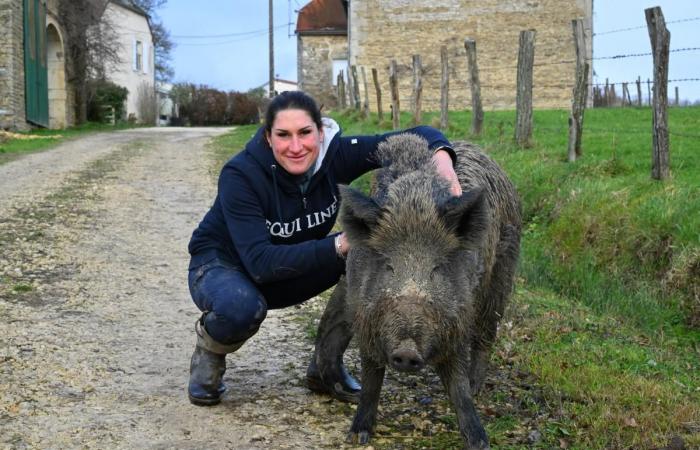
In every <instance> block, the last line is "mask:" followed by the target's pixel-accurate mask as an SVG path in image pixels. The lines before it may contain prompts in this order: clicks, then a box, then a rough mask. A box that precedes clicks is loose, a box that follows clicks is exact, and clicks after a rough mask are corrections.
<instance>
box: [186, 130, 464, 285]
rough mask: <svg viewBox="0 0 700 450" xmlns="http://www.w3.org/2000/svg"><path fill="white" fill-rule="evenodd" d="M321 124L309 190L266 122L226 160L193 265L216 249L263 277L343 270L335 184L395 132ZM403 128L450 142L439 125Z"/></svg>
mask: <svg viewBox="0 0 700 450" xmlns="http://www.w3.org/2000/svg"><path fill="white" fill-rule="evenodd" d="M323 124H324V142H323V145H322V148H321V152H320V154H319V156H318V159H317V161H316V164H315V166H314V170H315V172H314V173H313V176H312V177H311V179H310V181H309V183H308V186H307V188H306V191H305V192H304V193H302V191H301V188H300V177H299V176H294V175H291V174H289V173H288V172H287V171H286V170H284V169H283V168H282V167H281V166H280V165H279V164H278V163H277V162H276V161H275V159H274V156H273V154H272V149H271V148H270V146H269V144H268V142H267V140H266V139H265V134H264V128H260V129H259V130H258V132H257V133H256V135H255V136H254V137H253V138H252V139H251V140H250V142H248V144H247V145H246V147H245V150H243V151H242V152H240V153H238V154H237V155H236V156H234V157H233V158H231V159H230V160H229V161H228V162H227V163H226V165H224V167H223V169H222V171H221V174H220V175H219V183H218V193H217V196H216V199H215V200H214V204H213V205H212V207H211V209H210V210H209V212H207V214H206V215H205V216H204V219H203V220H202V221H201V222H200V224H199V226H198V227H197V228H196V229H195V230H194V233H193V234H192V239H191V240H190V244H189V248H188V249H189V252H190V254H191V255H192V259H191V261H190V266H189V267H190V269H192V268H195V267H198V266H200V265H202V264H204V263H206V262H208V261H209V260H211V259H213V258H214V257H216V256H218V257H221V258H225V259H227V260H229V261H230V262H232V263H233V264H234V265H236V266H238V267H241V268H242V269H244V270H245V272H247V273H248V275H250V277H251V278H252V279H253V281H254V282H256V283H258V284H264V283H269V282H273V281H281V280H285V279H291V278H295V277H298V276H301V275H305V274H311V273H314V272H317V271H322V270H334V271H337V272H338V273H342V271H343V270H344V261H342V260H341V259H340V258H338V257H337V254H336V251H335V246H334V235H329V233H330V232H331V229H332V228H333V224H334V223H335V220H336V218H337V215H338V206H339V194H338V187H337V184H338V183H341V184H348V183H350V182H351V181H353V180H354V179H356V178H357V177H359V176H360V175H362V174H364V173H366V172H368V171H370V170H372V169H376V168H378V167H379V166H378V163H377V161H375V158H374V153H375V151H376V150H377V146H378V144H379V143H380V142H381V141H383V140H385V139H386V138H387V137H388V136H390V135H392V134H395V133H387V134H383V135H375V136H353V137H343V136H341V133H340V128H339V127H338V125H337V124H336V123H335V122H334V121H333V120H332V119H327V118H324V119H323ZM405 131H407V132H411V133H415V134H417V135H419V136H422V137H424V138H425V139H426V140H427V141H428V145H429V148H430V149H431V150H434V149H437V148H440V147H448V149H449V146H450V143H449V141H448V140H447V138H445V136H443V134H442V133H440V132H439V131H438V130H436V129H434V128H431V127H426V126H419V127H416V128H412V129H409V130H405ZM450 150H451V149H450ZM453 157H454V156H453Z"/></svg>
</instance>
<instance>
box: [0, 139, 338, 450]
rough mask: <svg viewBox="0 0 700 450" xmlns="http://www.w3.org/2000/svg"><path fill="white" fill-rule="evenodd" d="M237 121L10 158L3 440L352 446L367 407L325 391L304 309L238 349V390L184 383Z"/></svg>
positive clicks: (230, 380)
mask: <svg viewBox="0 0 700 450" xmlns="http://www.w3.org/2000/svg"><path fill="white" fill-rule="evenodd" d="M224 131H225V130H224V129H212V128H208V129H173V128H168V129H136V130H127V131H119V132H114V133H104V134H95V135H90V136H88V137H83V138H80V139H76V140H72V141H69V142H65V143H63V144H61V145H60V146H58V147H56V148H55V149H52V150H50V151H46V152H42V153H36V154H32V155H28V156H26V157H23V158H21V159H18V160H16V161H13V162H10V163H7V164H5V165H1V166H0V194H1V195H0V317H2V320H0V448H11V449H24V448H42V449H43V448H56V449H64V448H100V449H103V448H125V449H126V448H129V449H135V448H163V449H165V448H168V449H170V448H176V449H202V448H211V449H219V448H221V449H224V448H226V449H258V448H279V449H285V448H288V449H296V448H304V449H307V448H338V447H343V444H342V441H343V438H344V436H345V433H346V431H347V429H348V427H349V424H350V420H351V417H352V408H351V407H349V406H347V405H345V404H341V403H338V402H335V401H332V400H330V399H329V398H327V397H323V396H319V395H315V394H312V393H310V392H309V391H308V390H307V389H306V388H305V387H304V385H303V376H304V371H305V368H306V364H307V362H308V355H309V353H310V351H311V345H310V343H309V342H308V340H307V338H305V333H304V331H303V330H302V329H301V326H302V325H301V324H300V321H299V320H297V318H298V316H299V315H300V314H302V313H303V312H304V309H305V308H314V307H316V308H318V307H320V306H319V305H318V300H312V301H310V302H307V303H306V304H305V305H304V306H302V307H301V308H289V309H287V310H283V311H271V312H270V314H269V315H268V318H267V320H266V321H265V323H264V325H263V327H262V329H261V331H260V333H258V334H257V335H256V336H255V337H254V338H252V339H251V340H250V341H249V342H248V343H247V344H246V345H245V346H244V347H243V348H242V349H241V350H240V351H239V352H237V353H236V354H234V355H231V356H229V358H228V360H227V361H228V371H227V373H226V376H225V381H226V383H227V384H228V386H229V390H228V392H227V393H226V395H225V397H224V400H223V402H222V403H221V404H220V405H218V406H215V407H210V408H201V407H196V406H192V405H190V403H189V402H188V400H187V397H186V395H185V386H186V383H187V376H188V373H189V367H188V365H189V357H190V355H191V352H192V350H193V348H194V332H193V325H194V321H195V319H196V317H197V316H198V311H197V309H196V308H195V306H194V305H193V304H192V302H191V300H190V299H189V294H188V292H187V284H186V266H187V262H188V255H187V252H186V246H187V242H188V240H189V237H190V234H191V232H192V230H193V228H194V227H195V226H196V224H197V223H198V221H199V220H200V218H201V217H202V215H203V213H204V212H205V211H206V209H207V208H208V206H209V204H210V203H211V201H212V199H213V196H214V193H215V192H214V188H215V174H213V173H212V163H211V154H210V153H209V150H208V149H207V147H206V143H207V142H208V140H209V139H211V137H213V136H215V135H217V134H219V133H223V132H224Z"/></svg>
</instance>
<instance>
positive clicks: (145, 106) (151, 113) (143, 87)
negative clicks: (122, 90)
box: [136, 82, 158, 125]
mask: <svg viewBox="0 0 700 450" xmlns="http://www.w3.org/2000/svg"><path fill="white" fill-rule="evenodd" d="M157 106H158V102H157V99H156V91H155V89H154V88H153V86H152V85H150V84H148V83H146V82H142V83H141V84H139V87H138V89H137V90H136V111H138V115H139V117H138V121H139V123H142V124H145V125H154V124H155V122H156V113H157V112H158V111H157Z"/></svg>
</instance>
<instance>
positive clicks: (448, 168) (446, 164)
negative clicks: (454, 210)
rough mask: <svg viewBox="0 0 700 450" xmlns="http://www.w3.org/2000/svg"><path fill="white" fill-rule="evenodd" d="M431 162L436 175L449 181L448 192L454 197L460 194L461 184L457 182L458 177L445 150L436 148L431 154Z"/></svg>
mask: <svg viewBox="0 0 700 450" xmlns="http://www.w3.org/2000/svg"><path fill="white" fill-rule="evenodd" d="M433 163H434V164H435V168H436V169H437V173H438V175H440V176H441V177H443V178H445V179H446V180H447V181H449V182H450V193H451V194H452V195H454V196H455V197H459V196H461V195H462V186H460V184H459V178H457V173H456V172H455V169H454V167H453V166H452V158H451V157H450V154H449V153H447V151H445V150H438V151H436V152H435V153H434V154H433Z"/></svg>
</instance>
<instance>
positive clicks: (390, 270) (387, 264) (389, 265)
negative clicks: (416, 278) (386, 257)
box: [384, 263, 394, 273]
mask: <svg viewBox="0 0 700 450" xmlns="http://www.w3.org/2000/svg"><path fill="white" fill-rule="evenodd" d="M384 270H386V271H387V272H390V273H394V266H392V265H391V264H389V263H386V264H384Z"/></svg>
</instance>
